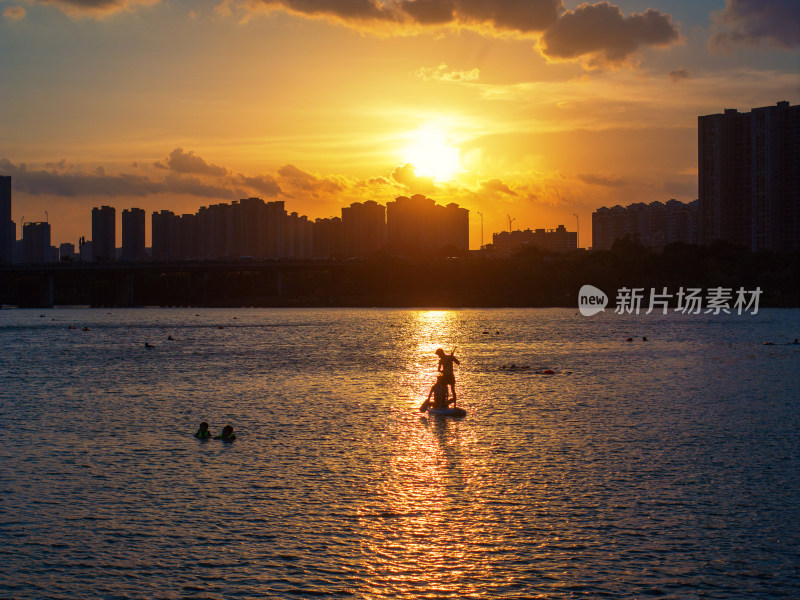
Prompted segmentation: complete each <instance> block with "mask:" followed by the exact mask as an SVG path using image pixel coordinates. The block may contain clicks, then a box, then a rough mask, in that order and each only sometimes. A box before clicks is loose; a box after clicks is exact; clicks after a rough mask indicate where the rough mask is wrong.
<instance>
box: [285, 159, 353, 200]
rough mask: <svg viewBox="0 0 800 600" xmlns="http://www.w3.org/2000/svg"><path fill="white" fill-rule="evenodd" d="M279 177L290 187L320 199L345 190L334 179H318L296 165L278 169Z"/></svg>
mask: <svg viewBox="0 0 800 600" xmlns="http://www.w3.org/2000/svg"><path fill="white" fill-rule="evenodd" d="M278 175H279V176H280V178H281V181H282V182H285V183H286V185H287V186H288V187H291V188H294V189H295V190H297V191H300V192H303V193H305V194H311V195H312V196H313V197H315V198H318V197H319V196H320V195H321V194H334V193H336V192H339V191H341V190H342V189H343V186H342V184H341V183H339V182H338V181H336V180H335V179H332V178H327V177H326V178H322V177H316V176H315V175H312V174H311V173H306V172H305V171H302V170H300V169H298V168H297V167H295V166H294V165H284V166H283V167H281V168H280V169H278Z"/></svg>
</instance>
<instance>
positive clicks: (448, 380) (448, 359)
mask: <svg viewBox="0 0 800 600" xmlns="http://www.w3.org/2000/svg"><path fill="white" fill-rule="evenodd" d="M455 353H456V350H455V348H453V351H452V352H451V353H450V354H445V351H444V350H442V349H441V348H439V349H437V350H436V356H438V357H439V365H438V366H437V367H436V370H437V371H439V372H441V374H442V377H443V378H444V383H445V385H449V386H450V389H451V390H452V394H453V403H454V404H455V401H456V376H455V373H453V363H455V364H457V365H460V364H461V363H460V362H459V361H458V359H457V358H456V357H455Z"/></svg>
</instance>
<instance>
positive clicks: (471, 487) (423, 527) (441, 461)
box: [360, 310, 485, 597]
mask: <svg viewBox="0 0 800 600" xmlns="http://www.w3.org/2000/svg"><path fill="white" fill-rule="evenodd" d="M403 334H404V335H403V336H402V340H403V343H402V345H401V347H400V348H398V349H397V350H398V356H397V363H398V365H397V366H398V371H399V374H400V376H399V377H398V378H397V380H396V383H395V389H394V392H395V397H397V398H399V399H400V401H402V402H403V406H402V407H401V409H402V411H401V412H399V413H398V418H397V419H396V420H395V421H394V422H393V427H392V430H391V433H390V435H387V436H386V437H385V438H384V439H383V442H382V443H384V444H387V445H389V446H390V448H389V449H388V451H387V452H385V454H386V455H388V456H389V457H390V458H389V460H388V463H387V465H386V466H385V470H384V473H383V475H384V477H383V478H382V480H381V481H380V482H379V483H377V484H376V489H374V490H372V493H373V498H372V502H370V503H369V505H368V506H369V510H365V511H363V512H362V514H361V515H360V525H361V527H362V528H364V535H363V538H362V539H363V542H362V553H363V558H364V564H365V565H366V573H365V578H364V582H365V585H366V586H367V588H368V589H367V590H366V592H367V595H368V596H378V597H404V596H406V595H409V596H411V595H414V596H417V597H418V595H419V594H420V593H421V592H424V593H425V594H430V595H433V596H434V597H448V596H453V595H454V594H457V595H458V596H459V597H463V596H464V595H470V594H471V593H474V591H475V590H470V589H465V586H464V584H463V582H461V581H460V580H459V575H460V573H461V572H462V570H463V569H465V568H467V567H465V565H468V564H469V565H471V566H470V567H469V568H471V569H472V568H475V567H476V563H475V560H474V556H473V557H471V558H470V555H471V550H474V548H475V544H476V543H478V544H480V543H481V542H482V540H480V533H479V531H478V525H476V524H475V523H473V522H471V521H470V520H469V519H467V518H465V517H466V515H468V514H469V512H470V511H469V509H468V506H469V505H470V503H473V502H475V501H477V500H478V498H477V497H476V496H477V495H478V492H477V490H478V484H477V482H476V473H477V472H478V471H480V468H479V465H478V462H479V461H480V459H479V458H476V457H475V456H473V453H472V452H470V451H468V449H467V447H469V446H471V445H474V442H475V440H474V433H473V432H472V430H471V429H470V427H469V424H468V421H455V420H452V419H445V418H440V417H427V416H423V415H421V414H420V413H418V412H416V411H417V409H418V407H419V405H420V404H421V403H422V401H423V400H424V399H425V397H426V396H427V393H428V391H429V389H430V386H431V385H432V384H433V382H434V381H435V378H436V373H437V371H436V365H437V363H438V358H437V357H436V355H435V353H434V352H435V350H436V349H437V348H444V349H445V351H446V352H450V351H451V350H452V349H453V348H454V347H455V346H456V345H457V343H458V341H459V336H460V334H461V331H460V318H459V315H458V314H457V313H455V312H454V311H446V310H429V311H419V312H415V313H413V318H412V319H411V320H409V321H407V322H406V324H405V327H404V330H403ZM456 378H457V381H459V373H458V371H457V372H456ZM483 541H485V540H483ZM420 567H423V568H420Z"/></svg>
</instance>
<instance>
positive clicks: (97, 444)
mask: <svg viewBox="0 0 800 600" xmlns="http://www.w3.org/2000/svg"><path fill="white" fill-rule="evenodd" d="M83 328H88V330H87V331H84V330H83ZM168 336H172V338H174V339H173V340H169V339H168ZM629 336H634V341H633V342H626V341H625V339H626V338H627V337H629ZM641 336H647V337H648V341H646V342H645V341H642V340H641ZM796 337H800V311H797V310H792V311H789V310H785V311H779V310H762V311H759V313H758V314H757V315H741V316H736V315H730V316H728V315H722V316H716V317H715V316H711V315H693V316H685V315H668V316H656V315H655V314H653V315H647V316H645V315H639V316H635V315H631V316H620V315H614V314H603V315H598V316H596V317H592V318H585V317H581V316H580V315H577V314H576V312H575V311H574V310H465V311H404V310H378V309H376V310H311V309H309V310H256V309H252V310H247V309H237V310H234V309H230V310H200V311H198V310H196V309H186V310H184V309H174V310H168V309H152V310H151V309H138V310H113V311H106V310H90V309H53V310H46V311H44V312H43V313H42V312H41V311H25V310H3V311H0V344H1V346H0V425H2V427H1V428H0V441H1V442H2V443H0V598H13V599H42V598H315V597H319V598H520V599H522V598H526V599H527V598H647V597H664V598H681V599H684V598H736V599H756V598H764V599H766V598H770V599H771V598H798V597H800V567H798V565H800V525H798V521H799V518H798V517H800V464H798V463H799V462H800V461H799V460H798V459H799V458H800V444H799V443H798V435H797V433H798V425H800V404H799V403H798V397H799V396H800V394H799V393H798V389H800V346H795V345H792V344H788V342H791V341H792V340H793V339H794V338H796ZM764 341H772V342H774V345H764V344H763V342H764ZM145 343H147V344H150V345H151V346H153V347H152V348H148V347H146V346H145ZM439 346H442V347H444V348H446V349H447V350H450V349H451V348H452V347H453V346H457V350H456V354H457V356H458V357H459V358H460V359H461V365H460V367H458V369H457V372H456V376H457V379H458V388H457V391H458V392H459V405H460V406H463V407H464V408H466V410H467V411H468V415H467V417H466V418H465V419H463V420H458V421H456V420H448V419H442V418H430V419H428V418H425V417H423V416H421V415H420V413H419V412H418V410H417V409H418V406H419V404H420V403H421V401H422V400H423V399H424V397H425V395H426V394H427V391H428V389H429V387H430V385H431V384H432V383H433V379H434V377H435V372H436V357H435V355H434V354H433V350H435V349H436V348H437V347H439ZM511 364H514V365H515V366H518V367H524V366H527V367H529V368H528V369H516V370H510V369H502V368H501V367H502V366H504V365H505V366H508V365H511ZM545 369H550V370H553V371H555V374H552V375H545V374H540V373H537V371H539V372H541V371H543V370H545ZM203 420H206V421H208V422H210V423H211V428H212V430H213V431H214V432H215V433H216V432H217V431H219V430H220V429H221V428H222V426H223V425H225V424H231V425H233V426H234V427H235V429H236V432H237V434H238V439H237V441H236V442H234V443H233V444H223V443H222V442H219V441H198V440H196V439H194V438H193V437H192V434H193V433H194V431H195V430H196V428H197V425H198V423H199V422H200V421H203Z"/></svg>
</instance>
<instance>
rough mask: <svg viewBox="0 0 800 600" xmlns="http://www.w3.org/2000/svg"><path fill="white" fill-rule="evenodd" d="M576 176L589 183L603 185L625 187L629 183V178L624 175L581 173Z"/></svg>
mask: <svg viewBox="0 0 800 600" xmlns="http://www.w3.org/2000/svg"><path fill="white" fill-rule="evenodd" d="M576 177H577V178H578V179H579V180H580V181H582V182H584V183H588V184H589V185H602V186H604V187H624V186H626V185H628V180H627V179H625V178H624V177H603V176H602V175H593V174H592V173H579V174H578V175H577V176H576Z"/></svg>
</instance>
